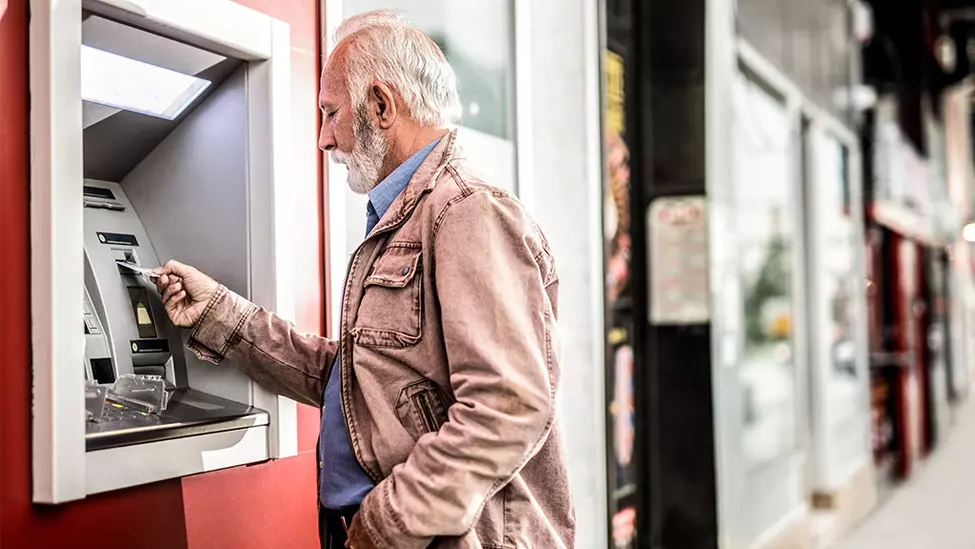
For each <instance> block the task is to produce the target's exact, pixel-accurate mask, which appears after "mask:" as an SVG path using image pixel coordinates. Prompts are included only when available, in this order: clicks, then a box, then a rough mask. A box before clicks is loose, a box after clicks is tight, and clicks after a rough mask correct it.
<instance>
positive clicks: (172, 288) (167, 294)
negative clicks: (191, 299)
mask: <svg viewBox="0 0 975 549" xmlns="http://www.w3.org/2000/svg"><path fill="white" fill-rule="evenodd" d="M182 289H183V284H182V283H181V282H173V283H172V284H170V285H168V286H166V289H165V290H163V294H162V300H163V303H166V302H168V301H169V299H170V298H171V297H173V295H174V294H176V293H178V292H180V291H182Z"/></svg>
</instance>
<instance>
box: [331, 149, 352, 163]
mask: <svg viewBox="0 0 975 549" xmlns="http://www.w3.org/2000/svg"><path fill="white" fill-rule="evenodd" d="M329 156H330V157H331V158H332V162H335V163H336V164H346V165H348V163H349V157H348V155H346V154H345V153H343V152H342V151H339V150H334V151H332V152H330V153H329Z"/></svg>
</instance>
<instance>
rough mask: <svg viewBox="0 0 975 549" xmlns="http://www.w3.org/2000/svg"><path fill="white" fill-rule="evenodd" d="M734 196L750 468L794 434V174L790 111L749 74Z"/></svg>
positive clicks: (737, 90) (738, 117) (783, 447)
mask: <svg viewBox="0 0 975 549" xmlns="http://www.w3.org/2000/svg"><path fill="white" fill-rule="evenodd" d="M733 94H734V97H733V101H734V117H735V118H734V127H735V138H734V143H733V147H734V149H735V152H734V159H735V171H734V177H733V202H734V212H735V214H734V215H735V217H736V221H737V223H736V225H737V226H736V229H737V233H738V242H737V251H738V258H737V263H738V274H739V276H740V283H741V288H742V293H743V303H744V307H743V315H744V318H743V326H744V344H743V349H742V350H743V354H742V357H741V362H740V364H741V366H740V368H739V376H740V377H739V381H740V383H741V389H742V396H743V399H742V402H743V409H742V410H741V414H742V427H743V429H742V448H743V451H744V457H745V463H746V466H748V467H755V466H760V465H763V464H765V463H768V462H771V461H776V460H778V459H779V458H781V457H783V456H785V455H788V454H789V453H791V451H792V450H793V449H794V447H795V444H796V439H795V425H796V420H795V417H796V416H795V413H796V389H795V345H794V326H795V318H794V315H795V300H796V295H795V288H794V284H793V272H792V271H793V263H794V259H795V253H796V234H795V233H796V231H795V227H796V225H795V215H794V214H793V209H794V204H795V197H794V181H795V174H794V169H793V165H792V159H793V157H794V155H793V150H792V149H793V145H794V140H793V138H792V137H793V133H792V124H791V120H790V117H789V112H788V110H787V109H786V107H785V105H784V104H783V103H782V101H780V100H779V99H778V98H776V97H774V96H772V95H771V94H770V93H769V92H768V91H766V90H765V89H763V88H762V87H761V86H759V85H758V84H756V83H755V82H753V81H751V80H749V79H748V78H747V77H746V76H745V75H743V74H739V75H738V77H737V78H736V81H735V84H734V89H733Z"/></svg>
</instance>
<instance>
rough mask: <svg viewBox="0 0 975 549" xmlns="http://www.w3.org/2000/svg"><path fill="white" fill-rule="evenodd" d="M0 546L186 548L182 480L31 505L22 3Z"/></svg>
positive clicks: (7, 260)
mask: <svg viewBox="0 0 975 549" xmlns="http://www.w3.org/2000/svg"><path fill="white" fill-rule="evenodd" d="M0 17H2V18H0V74H2V75H3V77H2V78H0V234H3V235H4V237H3V238H2V239H0V261H2V262H3V266H4V267H3V269H0V312H2V314H0V356H2V357H3V365H2V367H0V416H2V417H3V421H0V448H2V450H3V451H2V452H0V546H2V547H5V548H6V547H10V548H19V547H25V548H26V547H37V548H48V547H50V548H54V547H71V548H72V549H88V548H91V549H95V548H96V547H98V548H100V547H104V546H105V545H106V541H108V540H111V545H113V546H115V547H139V548H145V549H182V548H185V547H186V540H185V528H184V525H183V505H182V494H181V492H180V484H179V481H172V482H166V483H160V484H155V485H152V486H147V487H143V488H140V489H138V490H128V491H123V492H117V493H113V494H110V495H107V496H101V497H94V498H89V499H88V500H86V501H84V502H78V503H72V504H68V505H62V506H58V507H41V506H35V505H32V504H31V502H30V498H31V493H30V490H31V486H30V478H31V465H30V463H31V456H30V397H31V376H30V323H29V321H28V319H30V268H29V267H30V224H29V223H30V220H29V215H30V202H29V194H28V188H29V183H30V182H29V141H28V136H29V123H28V102H27V101H28V97H27V92H28V86H29V82H28V57H27V45H28V36H27V0H11V1H10V2H9V4H8V5H7V9H6V11H5V12H4V13H3V14H2V15H0Z"/></svg>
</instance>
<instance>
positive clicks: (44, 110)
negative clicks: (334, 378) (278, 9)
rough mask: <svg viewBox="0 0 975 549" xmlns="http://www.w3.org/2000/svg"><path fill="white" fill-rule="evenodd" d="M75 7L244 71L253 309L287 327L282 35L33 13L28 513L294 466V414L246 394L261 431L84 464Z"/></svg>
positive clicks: (211, 18) (229, 6)
mask: <svg viewBox="0 0 975 549" xmlns="http://www.w3.org/2000/svg"><path fill="white" fill-rule="evenodd" d="M82 6H84V8H85V9H88V10H90V11H92V12H94V13H97V14H100V15H104V16H107V17H110V18H112V19H115V20H118V21H121V22H123V23H126V24H131V25H133V26H135V27H138V28H142V29H145V30H149V31H152V32H155V33H158V34H160V35H163V36H167V37H170V38H174V39H176V40H180V41H182V42H185V43H188V44H192V45H195V46H199V47H201V48H204V49H207V50H210V51H213V52H215V53H219V54H221V55H226V56H230V57H234V58H237V59H242V60H244V61H245V62H247V89H246V94H247V112H248V142H247V148H248V151H247V152H248V155H247V157H248V166H247V171H248V193H249V195H248V222H249V230H250V234H249V237H250V249H251V254H250V255H251V260H250V280H251V291H252V296H251V297H252V299H253V300H254V301H255V302H256V303H258V304H259V305H262V306H264V307H267V308H268V309H270V310H273V311H275V312H277V313H278V314H280V315H281V316H282V317H284V318H286V319H291V318H293V317H294V304H295V299H294V295H293V292H292V287H293V284H292V278H293V277H292V271H293V264H292V262H291V255H290V240H291V238H290V237H291V234H290V233H291V227H290V221H289V218H288V209H289V206H290V205H291V204H293V200H292V197H291V196H289V194H288V192H287V190H288V180H289V176H290V169H289V154H290V151H289V147H288V140H289V138H290V130H291V129H290V125H289V117H290V104H289V99H290V84H291V82H290V79H291V67H290V55H291V41H290V28H289V27H288V25H287V24H286V23H283V22H281V21H278V20H275V19H272V18H271V17H269V16H267V15H265V14H262V13H260V12H257V11H254V10H252V9H249V8H246V7H244V6H241V5H239V4H237V3H235V2H233V1H231V0H32V1H31V3H30V11H31V19H30V93H31V113H30V123H31V182H30V185H31V273H32V274H31V312H32V314H31V317H32V318H31V322H32V352H33V362H32V368H33V419H32V422H33V423H32V427H33V429H32V431H33V432H32V437H33V440H32V445H33V448H32V452H33V454H32V460H33V501H34V502H36V503H62V502H66V501H71V500H77V499H82V498H84V497H86V496H87V495H89V494H94V493H98V492H105V491H110V490H116V489H120V488H125V487H129V486H136V485H141V484H147V483H150V482H155V481H159V480H163V479H167V478H175V477H180V476H185V475H190V474H194V473H201V472H205V471H211V470H216V469H221V468H225V467H233V466H237V465H242V464H246V463H254V462H259V461H264V460H267V459H272V458H280V457H287V456H293V455H296V454H297V446H298V444H297V438H298V437H297V409H296V404H295V402H294V401H292V400H290V399H287V398H284V397H280V396H277V395H275V394H273V393H271V392H270V391H267V390H265V389H263V388H262V387H260V386H258V385H257V384H254V383H252V393H251V398H252V401H251V403H250V404H252V405H253V406H256V407H258V408H261V409H264V410H266V411H268V413H269V414H270V424H269V425H268V426H259V427H252V428H250V429H247V430H246V431H231V432H224V433H214V434H208V435H200V436H194V437H188V438H180V439H173V440H167V441H162V442H154V443H147V444H139V445H133V446H125V447H121V448H112V449H108V450H100V451H93V452H86V451H85V422H84V417H85V404H84V385H83V378H82V375H81V373H82V372H83V369H82V364H83V360H84V356H85V355H84V338H83V336H82V335H81V330H80V325H81V318H82V295H83V288H84V263H83V250H84V246H83V241H82V230H83V205H82V201H83V198H82V180H83V152H82V112H81V111H82V102H81V99H80V97H81V76H80V68H79V65H80V50H81V15H82Z"/></svg>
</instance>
